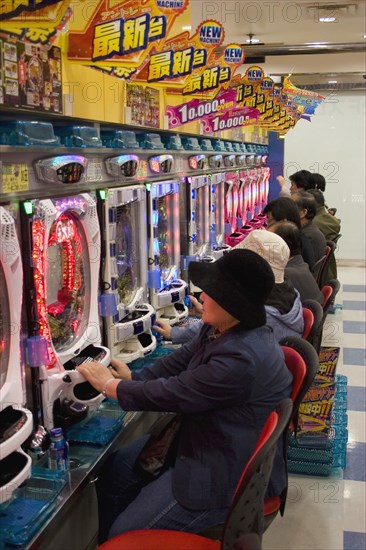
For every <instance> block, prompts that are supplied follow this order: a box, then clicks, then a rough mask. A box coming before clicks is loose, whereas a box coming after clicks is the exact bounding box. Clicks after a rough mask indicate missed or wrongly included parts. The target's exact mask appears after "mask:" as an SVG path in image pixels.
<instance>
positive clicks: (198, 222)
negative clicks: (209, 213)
mask: <svg viewBox="0 0 366 550" xmlns="http://www.w3.org/2000/svg"><path fill="white" fill-rule="evenodd" d="M203 189H204V188H203V187H198V188H197V189H196V212H195V218H196V220H195V221H196V235H197V238H196V245H197V247H200V246H202V244H204V243H203V242H202V241H203V235H202V231H203V227H202V225H203V220H202V218H203V212H202V208H203V202H204V201H203V197H202V194H203V192H204V191H203Z"/></svg>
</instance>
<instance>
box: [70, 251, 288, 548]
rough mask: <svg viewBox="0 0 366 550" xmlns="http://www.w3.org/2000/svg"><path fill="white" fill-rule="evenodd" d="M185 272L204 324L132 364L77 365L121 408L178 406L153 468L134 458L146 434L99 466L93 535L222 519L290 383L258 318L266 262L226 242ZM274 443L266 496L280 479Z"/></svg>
mask: <svg viewBox="0 0 366 550" xmlns="http://www.w3.org/2000/svg"><path fill="white" fill-rule="evenodd" d="M188 275H189V279H190V280H191V281H192V282H193V284H194V285H196V286H198V287H199V288H201V289H202V294H201V300H202V304H203V308H202V321H203V325H202V327H201V330H200V331H199V332H198V333H197V335H196V336H195V337H194V338H192V339H191V341H190V342H188V343H187V344H186V345H185V346H182V347H180V348H179V349H177V350H176V351H174V352H172V353H171V354H169V355H167V356H164V357H162V358H160V359H158V360H157V361H156V362H155V363H154V364H153V365H151V366H146V367H145V368H144V369H142V370H141V371H138V372H131V371H130V369H129V368H128V366H127V365H126V364H125V363H123V362H122V361H119V360H117V359H113V360H112V368H110V369H108V368H106V367H104V366H103V365H102V364H100V363H97V362H91V363H86V364H83V365H81V366H80V367H77V370H78V371H79V372H80V373H81V374H82V375H83V376H84V377H85V379H86V380H88V382H90V384H92V386H93V387H94V388H95V389H96V390H97V391H99V392H102V393H103V394H104V395H106V396H107V397H109V398H112V399H117V400H118V402H119V404H120V406H121V407H122V409H123V410H125V411H161V412H173V413H180V415H181V417H180V418H181V421H180V422H178V418H177V417H175V430H176V434H175V436H174V438H173V441H172V444H171V446H170V448H169V451H168V452H167V455H166V461H165V463H164V466H162V467H161V469H158V470H157V471H153V470H151V469H150V472H147V471H146V469H145V468H142V464H141V456H145V457H146V449H149V448H151V447H152V446H154V442H153V441H151V440H150V436H149V435H146V436H144V437H142V438H140V439H138V440H135V441H134V442H132V443H129V444H127V445H125V446H124V447H122V448H121V449H119V450H118V451H116V452H115V453H113V454H112V455H110V456H109V457H108V458H107V460H106V462H105V464H104V466H103V467H102V468H101V470H100V471H99V472H98V480H97V482H96V489H97V496H98V509H99V538H100V542H103V541H104V540H106V539H108V538H110V537H113V536H115V535H117V534H119V533H123V532H126V531H130V530H134V529H175V530H178V531H179V530H181V531H188V532H192V533H199V532H201V531H203V530H204V529H207V528H209V527H212V526H214V525H217V524H219V523H222V522H223V521H224V520H225V517H226V515H227V512H228V509H229V506H230V502H231V499H232V497H233V493H234V490H235V487H236V484H237V482H238V480H239V478H240V476H241V474H242V471H243V469H244V467H245V465H246V464H247V462H248V460H249V458H250V457H251V455H252V453H253V451H254V448H255V445H256V442H257V439H258V436H259V434H260V432H261V429H262V428H263V425H264V423H265V421H266V419H267V417H268V415H269V413H270V412H271V411H272V410H273V409H274V408H275V407H276V406H277V405H278V404H279V403H280V402H281V401H282V399H284V398H286V397H289V396H290V393H291V384H292V375H291V373H290V371H289V370H288V369H287V367H286V364H285V361H284V355H283V352H282V350H281V347H280V345H279V344H278V342H277V341H276V340H275V339H274V338H273V334H272V331H271V329H270V328H269V327H268V326H266V311H265V307H264V304H265V303H266V301H267V299H268V296H269V294H270V293H271V291H272V288H273V285H274V275H273V272H272V270H271V267H270V266H269V264H268V262H267V261H266V260H264V259H263V258H261V257H260V256H259V255H258V254H256V253H255V252H253V251H251V250H233V251H232V252H230V253H228V254H225V255H224V256H223V257H222V258H220V259H218V260H217V261H216V262H213V263H204V262H190V264H189V268H188ZM282 445H283V442H280V443H279V445H278V449H277V454H276V457H275V462H274V466H273V470H272V474H271V478H270V483H269V487H268V495H269V496H274V495H279V494H281V491H282V490H283V489H284V488H285V486H286V484H287V474H286V466H285V463H284V456H283V449H282ZM141 453H142V454H141ZM153 463H154V462H153ZM143 464H145V462H143Z"/></svg>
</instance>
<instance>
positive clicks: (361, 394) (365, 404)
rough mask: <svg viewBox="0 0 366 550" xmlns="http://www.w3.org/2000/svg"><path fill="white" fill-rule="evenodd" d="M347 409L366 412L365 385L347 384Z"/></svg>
mask: <svg viewBox="0 0 366 550" xmlns="http://www.w3.org/2000/svg"><path fill="white" fill-rule="evenodd" d="M347 409H348V410H349V411H363V412H366V391H365V388H364V387H358V386H347Z"/></svg>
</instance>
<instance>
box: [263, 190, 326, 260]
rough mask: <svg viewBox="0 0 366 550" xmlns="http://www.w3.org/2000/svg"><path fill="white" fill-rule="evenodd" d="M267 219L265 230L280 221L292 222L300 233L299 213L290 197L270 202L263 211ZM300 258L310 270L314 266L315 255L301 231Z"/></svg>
mask: <svg viewBox="0 0 366 550" xmlns="http://www.w3.org/2000/svg"><path fill="white" fill-rule="evenodd" d="M263 214H265V215H266V217H267V228H268V229H269V228H270V227H271V225H272V224H274V223H276V222H280V221H289V222H293V223H294V224H295V225H296V226H297V227H298V228H299V229H300V231H301V221H300V213H299V209H298V207H297V205H296V203H295V202H294V201H293V200H292V199H291V198H290V197H279V198H278V199H274V200H272V201H270V202H269V203H268V204H267V205H266V206H265V207H264V210H263ZM300 238H301V248H302V252H301V254H302V257H303V258H304V261H305V262H306V263H307V264H308V266H309V267H310V268H312V267H313V265H314V264H315V255H314V250H313V247H312V244H311V242H310V240H309V238H308V237H307V236H306V235H305V234H304V233H303V232H302V231H301V233H300Z"/></svg>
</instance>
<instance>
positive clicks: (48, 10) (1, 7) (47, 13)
mask: <svg viewBox="0 0 366 550" xmlns="http://www.w3.org/2000/svg"><path fill="white" fill-rule="evenodd" d="M65 3H66V4H69V2H64V0H43V1H42V0H40V1H39V2H37V1H35V0H22V1H20V2H6V1H4V2H1V4H0V21H4V20H8V19H12V20H13V21H14V22H18V23H19V24H20V23H22V24H23V26H24V24H28V22H30V23H35V22H37V24H38V25H41V24H42V23H50V22H51V21H52V23H54V22H55V17H57V16H58V15H59V14H60V13H61V12H63V6H62V4H65ZM2 30H3V29H2Z"/></svg>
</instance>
